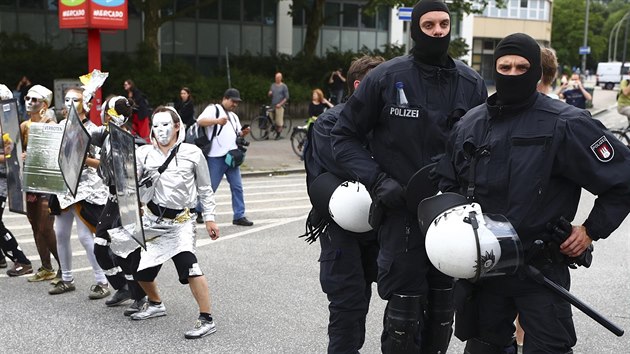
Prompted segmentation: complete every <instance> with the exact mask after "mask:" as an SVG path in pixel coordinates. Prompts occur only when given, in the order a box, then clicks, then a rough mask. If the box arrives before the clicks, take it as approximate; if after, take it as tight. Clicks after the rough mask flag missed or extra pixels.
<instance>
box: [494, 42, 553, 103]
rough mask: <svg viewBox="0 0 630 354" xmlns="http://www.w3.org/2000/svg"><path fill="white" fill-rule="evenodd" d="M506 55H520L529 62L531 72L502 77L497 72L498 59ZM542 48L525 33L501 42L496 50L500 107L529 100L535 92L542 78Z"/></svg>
mask: <svg viewBox="0 0 630 354" xmlns="http://www.w3.org/2000/svg"><path fill="white" fill-rule="evenodd" d="M504 55H519V56H521V57H523V58H525V59H527V61H529V65H530V67H529V70H527V72H525V73H524V74H521V75H516V76H514V75H502V74H499V73H498V72H497V66H496V65H497V59H499V58H501V57H502V56H504ZM540 61H541V60H540V46H539V45H538V43H537V42H536V40H534V39H533V38H532V37H530V36H528V35H526V34H524V33H514V34H511V35H509V36H507V37H505V38H503V39H502V40H501V42H499V44H498V45H497V47H496V48H495V49H494V81H495V84H496V88H497V100H498V101H499V102H498V103H499V104H500V105H512V104H515V103H519V102H522V101H525V100H527V98H529V97H530V96H531V95H532V94H533V93H534V92H535V91H536V85H537V84H538V81H539V80H540V77H541V76H542V65H541V63H540Z"/></svg>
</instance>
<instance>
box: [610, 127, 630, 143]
mask: <svg viewBox="0 0 630 354" xmlns="http://www.w3.org/2000/svg"><path fill="white" fill-rule="evenodd" d="M610 132H611V133H612V134H613V135H614V136H615V138H617V139H619V141H621V142H622V143H623V144H624V145H626V146H628V147H630V137H629V136H628V131H626V130H611V131H610Z"/></svg>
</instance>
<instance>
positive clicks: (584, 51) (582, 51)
mask: <svg viewBox="0 0 630 354" xmlns="http://www.w3.org/2000/svg"><path fill="white" fill-rule="evenodd" d="M579 54H580V55H584V54H591V47H580V50H579Z"/></svg>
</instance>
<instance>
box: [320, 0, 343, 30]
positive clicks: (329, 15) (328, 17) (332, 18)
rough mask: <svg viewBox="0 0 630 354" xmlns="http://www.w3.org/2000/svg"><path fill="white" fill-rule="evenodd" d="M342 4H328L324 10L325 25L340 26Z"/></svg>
mask: <svg viewBox="0 0 630 354" xmlns="http://www.w3.org/2000/svg"><path fill="white" fill-rule="evenodd" d="M340 9H341V4H339V3H336V2H327V3H326V7H325V8H324V25H325V26H339V12H340Z"/></svg>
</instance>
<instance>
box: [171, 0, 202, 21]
mask: <svg viewBox="0 0 630 354" xmlns="http://www.w3.org/2000/svg"><path fill="white" fill-rule="evenodd" d="M195 5H196V1H195V0H177V1H176V2H175V9H176V10H177V11H181V10H185V9H187V8H190V7H194V6H195ZM196 12H197V11H195V10H192V11H187V12H186V14H184V16H183V17H186V18H195V17H197V16H196Z"/></svg>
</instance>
